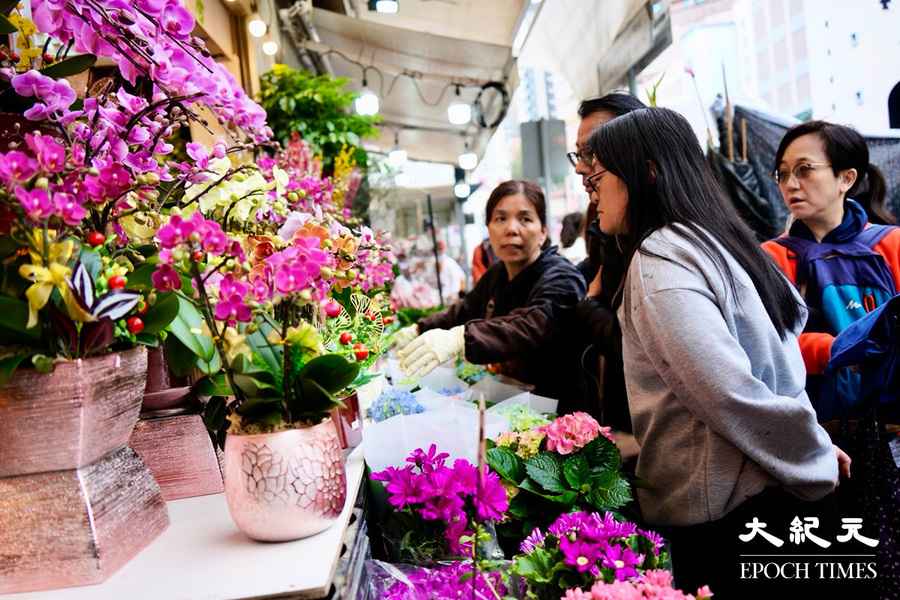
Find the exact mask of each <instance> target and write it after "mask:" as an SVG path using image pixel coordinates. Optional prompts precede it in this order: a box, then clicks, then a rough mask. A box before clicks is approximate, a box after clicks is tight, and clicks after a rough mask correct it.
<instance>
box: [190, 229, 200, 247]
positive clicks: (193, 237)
mask: <svg viewBox="0 0 900 600" xmlns="http://www.w3.org/2000/svg"><path fill="white" fill-rule="evenodd" d="M188 239H189V240H191V241H192V242H194V243H195V244H199V243H200V240H202V239H203V238H202V237H200V233H199V232H197V231H194V232H191V235H189V236H188Z"/></svg>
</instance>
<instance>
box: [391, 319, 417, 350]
mask: <svg viewBox="0 0 900 600" xmlns="http://www.w3.org/2000/svg"><path fill="white" fill-rule="evenodd" d="M418 335H419V326H418V325H408V326H406V327H404V328H403V329H400V330H399V331H397V333H395V334H394V343H393V346H394V349H395V350H396V351H397V352H399V351H400V350H403V349H404V348H406V346H407V345H408V344H409V343H410V342H411V341H413V340H414V339H416V337H418Z"/></svg>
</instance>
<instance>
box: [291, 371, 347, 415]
mask: <svg viewBox="0 0 900 600" xmlns="http://www.w3.org/2000/svg"><path fill="white" fill-rule="evenodd" d="M336 406H341V404H340V403H339V402H338V401H336V400H335V399H334V396H332V395H331V394H330V393H328V390H326V389H325V388H323V387H322V386H321V385H319V384H318V383H316V382H315V381H314V380H312V379H302V380H301V381H300V388H299V390H298V393H296V394H294V396H293V397H292V398H290V399H289V400H288V408H289V409H290V411H291V417H292V418H294V419H297V418H300V417H307V418H314V417H316V416H320V415H322V414H324V413H327V412H328V411H329V410H331V409H332V408H335V407H336Z"/></svg>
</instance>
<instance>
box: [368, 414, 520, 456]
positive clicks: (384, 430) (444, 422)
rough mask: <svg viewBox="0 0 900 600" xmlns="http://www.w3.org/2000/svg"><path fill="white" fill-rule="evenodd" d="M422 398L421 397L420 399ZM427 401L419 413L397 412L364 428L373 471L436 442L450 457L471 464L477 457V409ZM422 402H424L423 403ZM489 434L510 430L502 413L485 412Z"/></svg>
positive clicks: (489, 436)
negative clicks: (423, 410)
mask: <svg viewBox="0 0 900 600" xmlns="http://www.w3.org/2000/svg"><path fill="white" fill-rule="evenodd" d="M419 401H420V402H422V400H421V399H420V400H419ZM440 402H442V403H443V406H441V405H437V402H433V403H430V406H431V409H430V410H429V409H428V407H426V412H424V413H422V414H418V415H397V416H396V417H392V418H390V419H387V420H385V421H382V422H381V423H374V424H372V425H366V427H365V429H363V453H364V455H365V458H366V463H367V464H368V465H369V467H370V468H371V469H372V471H381V470H382V469H386V468H387V467H402V466H404V465H405V464H406V457H407V456H409V455H410V453H411V452H412V451H413V450H415V449H417V448H423V449H427V448H428V447H429V446H430V445H431V444H435V445H436V446H437V448H438V450H440V451H441V452H447V453H448V454H450V460H454V459H457V458H465V459H467V460H468V461H469V462H471V463H472V464H477V462H478V459H477V456H478V411H477V410H476V409H475V407H474V405H471V404H466V403H463V402H454V401H447V400H446V399H444V400H441V401H440ZM423 405H425V403H423ZM485 429H486V435H487V437H488V438H495V437H497V436H498V435H500V434H501V433H504V432H506V431H509V423H508V421H507V419H505V418H504V417H503V416H501V415H497V414H491V415H488V414H485Z"/></svg>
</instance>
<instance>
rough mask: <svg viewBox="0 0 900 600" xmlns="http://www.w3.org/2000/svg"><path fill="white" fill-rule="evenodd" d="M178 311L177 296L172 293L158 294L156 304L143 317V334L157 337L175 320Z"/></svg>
mask: <svg viewBox="0 0 900 600" xmlns="http://www.w3.org/2000/svg"><path fill="white" fill-rule="evenodd" d="M178 310H179V301H178V294H175V293H173V292H167V293H164V294H160V295H159V299H158V300H157V301H156V304H154V305H153V306H151V307H150V308H149V309H147V314H145V315H144V316H143V321H144V331H143V333H147V334H150V335H158V334H159V333H160V332H161V331H162V330H164V329H165V328H166V327H168V326H169V324H170V323H171V322H172V321H174V320H175V317H177V316H178Z"/></svg>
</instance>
